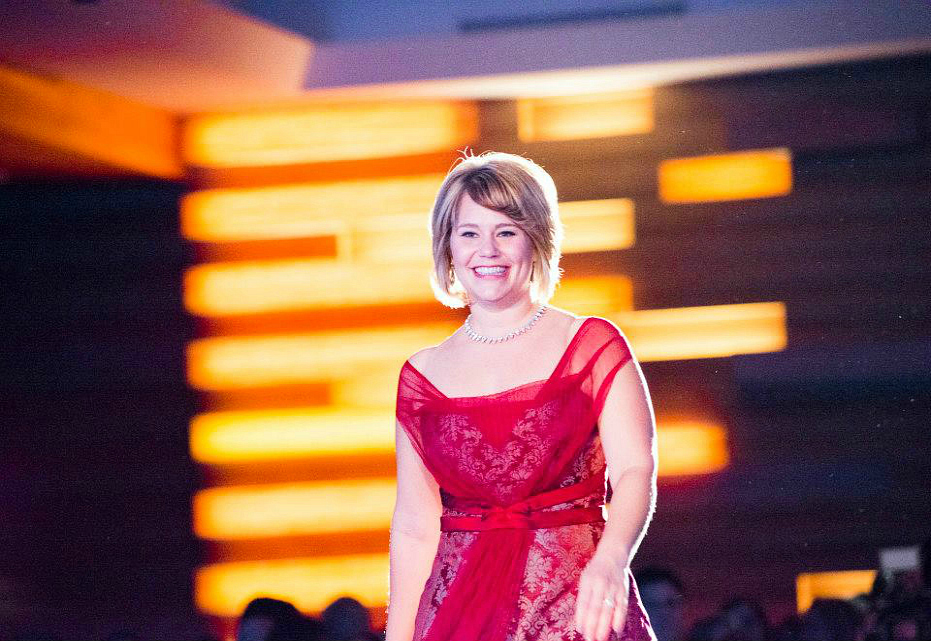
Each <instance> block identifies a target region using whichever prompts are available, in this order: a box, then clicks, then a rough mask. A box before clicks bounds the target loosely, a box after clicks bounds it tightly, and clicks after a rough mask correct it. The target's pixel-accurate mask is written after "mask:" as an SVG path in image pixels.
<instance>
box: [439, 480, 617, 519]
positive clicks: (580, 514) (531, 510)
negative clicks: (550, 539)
mask: <svg viewBox="0 0 931 641" xmlns="http://www.w3.org/2000/svg"><path fill="white" fill-rule="evenodd" d="M596 491H601V492H603V491H604V476H603V474H596V475H595V476H590V477H589V478H587V479H585V480H584V481H580V482H578V483H574V484H572V485H567V486H566V487H560V488H556V489H555V490H548V491H546V492H541V493H540V494H534V495H533V496H530V497H527V498H526V499H524V500H522V501H518V502H516V503H512V504H511V505H508V506H498V505H489V504H487V503H483V502H481V501H478V500H476V499H469V498H462V497H457V496H450V500H449V501H448V507H449V508H451V509H454V510H456V511H458V512H466V513H467V514H466V515H464V516H444V517H442V518H441V519H440V530H441V531H443V532H450V531H456V530H494V529H500V528H522V529H531V530H533V529H537V528H547V527H558V526H560V525H575V524H578V523H594V522H599V521H604V515H603V514H602V511H601V507H600V506H598V507H571V508H567V509H560V510H549V511H546V510H545V508H548V507H553V506H554V505H559V504H560V503H566V502H568V501H574V500H576V499H581V498H585V497H588V496H591V495H592V494H594V493H595V492H596Z"/></svg>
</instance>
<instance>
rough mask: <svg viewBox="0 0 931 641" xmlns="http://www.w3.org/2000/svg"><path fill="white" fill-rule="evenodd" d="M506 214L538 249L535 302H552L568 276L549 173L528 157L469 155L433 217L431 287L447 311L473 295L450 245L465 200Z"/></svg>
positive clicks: (442, 192)
mask: <svg viewBox="0 0 931 641" xmlns="http://www.w3.org/2000/svg"><path fill="white" fill-rule="evenodd" d="M465 194H468V195H469V197H470V198H471V199H472V200H473V201H475V202H476V203H477V204H479V205H481V206H482V207H487V208H488V209H493V210H495V211H497V212H501V213H502V214H505V215H506V216H507V217H508V218H510V219H511V220H513V221H514V222H515V223H517V225H518V226H519V227H520V228H521V229H522V230H523V231H524V232H525V233H526V234H527V236H529V237H530V241H531V244H532V246H533V271H532V272H531V274H532V275H531V279H530V280H531V283H530V298H531V300H532V301H533V302H534V304H543V303H547V302H549V300H550V299H551V298H552V297H553V293H554V292H555V291H556V285H557V284H558V283H559V279H560V277H561V275H562V270H561V268H560V267H559V259H560V257H561V248H562V240H563V226H562V221H561V220H560V218H559V204H558V201H557V196H556V185H555V184H554V183H553V179H552V178H551V177H550V175H549V174H548V173H546V171H544V170H543V168H542V167H541V166H540V165H538V164H536V163H535V162H533V161H532V160H528V159H527V158H524V157H523V156H517V155H514V154H506V153H501V152H486V153H483V154H480V155H478V156H465V157H463V158H461V159H460V160H459V161H458V163H457V164H456V165H455V166H454V167H453V168H452V170H451V171H450V172H449V174H448V175H447V176H446V178H445V180H443V184H442V185H441V186H440V191H439V193H438V194H437V196H436V201H435V202H434V204H433V212H432V214H431V216H430V236H431V238H432V239H433V271H432V272H431V274H430V286H431V287H432V288H433V293H434V295H435V296H436V298H437V299H438V300H439V301H440V302H441V303H443V304H444V305H446V306H447V307H453V308H456V307H465V306H466V305H468V304H470V303H471V301H470V300H469V296H468V293H467V292H466V290H465V288H464V287H463V286H462V283H461V282H460V281H459V278H458V277H457V276H456V273H455V271H454V270H453V263H452V254H451V251H450V246H449V241H450V237H451V236H452V232H453V229H454V227H455V226H456V221H457V219H458V214H459V203H460V202H461V201H462V197H463V196H464V195H465Z"/></svg>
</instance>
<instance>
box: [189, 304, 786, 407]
mask: <svg viewBox="0 0 931 641" xmlns="http://www.w3.org/2000/svg"><path fill="white" fill-rule="evenodd" d="M605 316H606V317H607V316H610V317H611V318H613V320H614V321H615V322H617V324H618V325H619V326H620V327H621V328H622V329H623V331H624V332H625V334H626V335H627V337H628V338H629V339H630V341H631V344H632V346H633V350H634V353H635V354H636V356H637V358H638V359H639V360H640V361H658V360H683V359H690V358H720V357H727V356H734V355H736V354H755V353H760V352H773V351H779V350H783V349H785V347H786V343H787V334H786V309H785V304H784V303H779V302H773V303H746V304H736V305H714V306H708V307H684V308H673V309H658V310H642V311H634V312H616V313H614V314H610V315H609V314H605ZM457 327H458V323H431V324H429V325H419V326H417V327H394V328H366V329H364V330H341V331H331V332H317V333H308V334H288V335H280V336H248V337H222V338H206V339H199V340H195V341H193V342H191V343H189V344H188V348H187V349H188V353H187V364H188V380H189V382H190V384H191V385H192V386H193V387H195V388H197V389H203V390H221V389H237V388H248V387H263V386H271V385H286V384H301V383H314V382H323V383H325V382H332V381H337V380H340V379H344V380H348V379H352V378H355V377H357V376H360V375H361V376H363V377H365V375H366V370H369V369H372V370H377V369H378V368H386V369H393V370H394V372H395V375H396V373H397V369H395V368H400V366H401V364H402V363H403V362H404V359H406V358H407V357H409V356H410V355H411V354H413V353H414V352H416V351H418V350H420V349H422V348H423V346H424V345H435V344H437V343H440V342H442V341H443V340H445V339H446V338H447V337H448V336H449V335H450V334H451V333H452V332H453V331H455V330H456V328H457Z"/></svg>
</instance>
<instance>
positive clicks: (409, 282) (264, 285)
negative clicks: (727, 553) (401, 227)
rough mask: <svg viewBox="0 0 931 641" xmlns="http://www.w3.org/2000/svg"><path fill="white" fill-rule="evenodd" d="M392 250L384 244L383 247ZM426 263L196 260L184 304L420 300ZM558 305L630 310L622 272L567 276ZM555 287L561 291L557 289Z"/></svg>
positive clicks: (241, 310) (211, 310)
mask: <svg viewBox="0 0 931 641" xmlns="http://www.w3.org/2000/svg"><path fill="white" fill-rule="evenodd" d="M389 251H390V248H389ZM429 277H430V264H429V263H426V262H424V263H399V264H393V263H392V264H385V265H381V266H377V267H376V266H375V265H374V264H364V263H361V262H346V261H334V260H330V259H320V258H290V259H281V260H264V261H235V262H229V263H208V264H204V265H197V266H195V267H192V268H190V269H188V270H187V271H186V272H185V273H184V277H183V282H184V287H183V290H184V304H185V307H186V308H187V310H188V311H189V312H191V313H192V314H195V315H198V316H204V317H222V316H235V315H241V314H261V313H268V312H277V311H289V310H301V309H311V308H314V309H320V308H333V307H346V306H351V305H383V304H399V303H420V302H429V301H431V300H433V292H432V291H431V289H430V284H429ZM559 289H560V290H564V291H563V292H562V293H561V294H560V299H559V302H558V303H556V304H559V305H567V306H568V305H570V304H572V303H575V302H577V301H584V302H585V303H586V307H585V308H584V309H593V307H592V305H593V304H594V305H595V307H594V309H597V310H598V311H605V310H608V309H629V308H630V305H629V304H627V303H628V301H630V299H631V298H632V293H631V292H630V290H631V286H630V281H629V279H627V278H625V277H623V276H611V275H609V276H603V277H594V276H593V277H586V278H576V279H566V281H564V282H562V283H561V285H560V288H559ZM557 291H559V290H557Z"/></svg>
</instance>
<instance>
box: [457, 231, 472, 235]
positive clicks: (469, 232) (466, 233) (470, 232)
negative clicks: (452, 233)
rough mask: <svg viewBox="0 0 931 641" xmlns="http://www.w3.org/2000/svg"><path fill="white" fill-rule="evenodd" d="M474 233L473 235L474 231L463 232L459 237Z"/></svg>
mask: <svg viewBox="0 0 931 641" xmlns="http://www.w3.org/2000/svg"><path fill="white" fill-rule="evenodd" d="M474 233H475V232H474V231H464V232H462V233H461V234H459V235H460V236H468V235H469V234H474Z"/></svg>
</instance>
